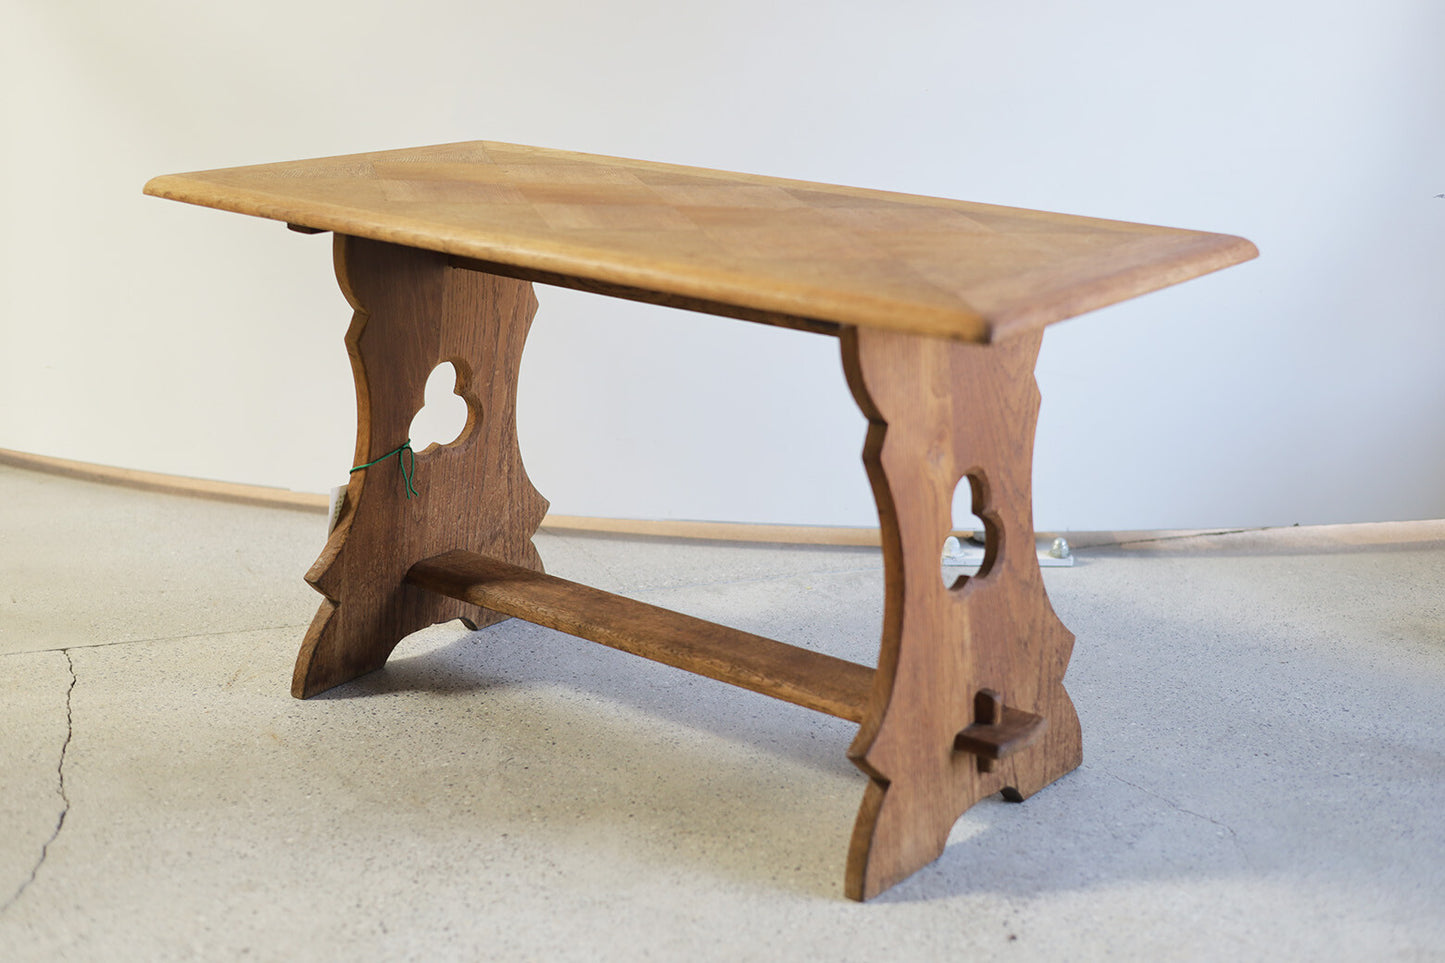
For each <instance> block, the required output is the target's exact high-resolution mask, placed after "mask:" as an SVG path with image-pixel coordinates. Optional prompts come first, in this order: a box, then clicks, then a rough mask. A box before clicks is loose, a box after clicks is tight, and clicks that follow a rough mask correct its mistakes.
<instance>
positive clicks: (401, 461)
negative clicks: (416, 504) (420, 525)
mask: <svg viewBox="0 0 1445 963" xmlns="http://www.w3.org/2000/svg"><path fill="white" fill-rule="evenodd" d="M403 453H405V454H403ZM392 455H395V456H396V463H397V464H398V465H400V466H401V477H402V479H403V480H404V481H405V482H406V497H407V500H408V501H409V500H410V499H411V496H413V495H416V494H419V493H418V492H417V490H416V489H415V488H413V487H412V484H411V478H412V475H414V474H415V473H416V452H415V451H413V450H412V447H411V439H410V438H408V439H407V440H406V442H405V443H404V444H402V446H401V447H400V448H395V449H392V450H391V451H389V452H387V453H386V454H384V455H382V456H381V457H380V458H378V459H376V460H375V461H369V462H367V463H366V464H364V465H357V466H356V467H355V468H353V469H351V471H350V472H349V473H348V474H352V475H354V474H356V473H357V472H359V471H361V469H363V468H370V467H371V466H372V465H376V464H380V463H381V462H384V461H386V460H387V459H388V458H390V457H391V456H392ZM407 455H410V456H411V464H407V459H406V456H407Z"/></svg>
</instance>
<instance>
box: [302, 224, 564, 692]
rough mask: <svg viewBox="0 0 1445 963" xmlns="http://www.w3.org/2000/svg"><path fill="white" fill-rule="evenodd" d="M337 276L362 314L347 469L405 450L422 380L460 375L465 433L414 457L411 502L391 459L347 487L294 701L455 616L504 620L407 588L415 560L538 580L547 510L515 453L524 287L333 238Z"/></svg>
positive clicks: (312, 578)
mask: <svg viewBox="0 0 1445 963" xmlns="http://www.w3.org/2000/svg"><path fill="white" fill-rule="evenodd" d="M335 243H336V276H337V278H338V280H339V281H340V282H341V287H342V290H343V291H344V292H345V294H346V297H347V300H348V301H350V302H351V306H352V307H353V308H355V309H356V313H355V316H354V318H353V320H352V323H351V329H350V331H349V332H348V333H347V336H346V345H347V349H348V351H349V352H350V354H351V367H352V372H353V374H354V375H355V377H356V410H357V420H358V427H357V438H356V456H355V457H356V460H355V462H354V464H357V465H361V464H365V463H366V462H369V461H373V460H374V459H376V458H379V457H381V456H382V455H384V454H386V453H387V452H389V451H392V450H393V449H395V448H397V447H398V446H399V445H401V444H402V443H403V442H405V441H407V430H408V429H409V427H410V425H411V420H412V418H413V417H414V416H415V414H416V413H417V412H418V411H420V410H421V408H422V405H423V404H424V403H425V398H424V389H425V386H426V380H427V376H428V375H429V374H430V373H431V371H432V369H434V368H435V367H436V366H437V365H439V364H441V363H443V362H447V361H450V362H452V364H453V365H454V366H455V367H456V371H457V385H456V391H457V393H458V394H459V395H460V396H461V397H462V399H463V400H464V401H465V402H466V404H467V409H468V415H467V424H466V427H465V428H463V429H462V433H461V435H460V436H459V437H458V438H457V440H456V441H454V442H452V443H451V444H449V445H445V446H438V445H432V446H430V447H428V448H426V449H424V450H422V451H419V452H416V462H415V487H416V489H417V492H418V494H417V496H416V497H414V498H408V497H407V492H406V485H405V482H404V479H403V477H402V473H401V467H400V465H399V463H398V459H397V458H396V457H392V458H388V459H386V460H385V461H383V462H381V463H380V464H377V465H375V466H373V467H371V468H367V469H364V470H362V471H358V472H355V473H354V474H352V475H351V481H350V484H349V485H348V487H347V492H346V501H345V504H344V505H343V507H342V510H341V515H340V517H339V519H338V521H337V524H336V527H335V529H334V530H333V531H332V533H331V537H330V539H329V540H328V541H327V543H326V548H325V550H324V551H323V552H322V554H321V557H320V558H318V559H317V560H316V564H315V565H314V566H312V568H311V571H310V572H309V573H307V576H306V579H307V581H309V582H310V583H311V584H312V585H313V586H314V587H315V588H316V589H317V591H319V592H321V593H322V594H323V595H324V596H326V598H325V600H324V601H323V602H322V603H321V608H320V611H318V612H317V613H316V618H315V619H314V620H313V621H312V623H311V627H310V629H309V630H308V631H307V633H306V639H305V642H304V643H303V644H302V647H301V652H300V655H299V656H298V657H297V661H296V673H295V676H294V678H293V680H292V692H293V693H294V694H295V695H297V696H299V697H303V698H304V697H306V696H311V695H315V694H316V693H318V692H322V691H324V690H326V689H329V688H331V687H332V686H335V685H339V684H341V683H343V682H346V681H348V680H350V679H354V678H356V677H357V676H359V675H362V674H364V673H366V672H370V671H372V670H374V669H378V668H380V667H381V666H382V665H383V664H384V663H385V662H386V659H387V656H388V655H390V653H391V650H392V649H393V648H395V647H396V644H397V643H398V642H399V641H401V639H402V638H403V637H404V636H406V635H408V634H409V633H411V632H415V631H417V630H418V629H422V628H425V627H426V626H428V625H431V624H434V623H436V622H443V621H447V620H450V619H455V618H464V619H467V620H468V621H469V622H471V623H472V624H476V625H486V624H490V623H492V622H495V621H498V620H499V619H500V618H502V616H500V615H498V614H495V613H492V612H487V611H484V610H482V609H480V608H478V607H477V606H475V605H468V604H465V603H462V602H458V601H456V600H454V599H449V598H446V597H444V596H439V595H435V594H433V593H431V592H425V591H423V590H421V589H418V588H416V587H415V586H412V585H409V584H407V583H406V581H405V580H406V573H407V570H408V569H409V568H411V566H412V565H413V564H414V563H415V562H417V561H420V560H421V559H424V558H429V557H431V556H433V555H439V554H441V553H442V552H445V551H448V550H450V549H465V550H468V551H473V552H479V553H482V554H486V555H489V556H492V557H494V558H499V559H502V560H504V561H507V562H510V563H512V564H514V565H520V566H523V567H526V568H531V569H535V570H538V571H540V570H541V568H542V562H541V559H539V558H538V556H537V551H536V549H535V548H534V547H533V545H532V535H533V534H534V533H535V532H536V530H537V526H538V524H539V523H540V522H541V520H542V516H543V515H544V514H545V513H546V511H547V502H546V499H544V498H542V496H541V495H539V494H538V493H537V491H536V489H534V488H533V487H532V483H531V482H530V481H529V480H528V478H527V473H526V470H525V469H524V468H523V467H522V458H521V453H520V451H519V450H518V446H517V432H516V416H515V411H516V390H517V371H518V366H519V365H520V363H521V357H522V347H523V344H524V342H525V340H526V337H527V329H528V327H529V326H530V325H531V322H532V315H533V314H534V313H535V312H536V310H537V301H536V298H535V297H534V296H533V294H532V286H531V284H529V283H527V282H525V281H516V280H512V279H510V278H500V277H495V276H493V275H488V274H481V273H478V272H475V271H465V270H460V269H457V268H454V267H451V266H450V265H449V264H448V263H447V259H446V257H445V256H443V255H438V254H435V253H433V252H429V251H421V250H416V249H413V248H405V247H398V246H395V245H391V244H384V243H379V242H377V241H369V240H364V239H360V238H352V237H346V236H342V235H338V236H337V238H336V242H335Z"/></svg>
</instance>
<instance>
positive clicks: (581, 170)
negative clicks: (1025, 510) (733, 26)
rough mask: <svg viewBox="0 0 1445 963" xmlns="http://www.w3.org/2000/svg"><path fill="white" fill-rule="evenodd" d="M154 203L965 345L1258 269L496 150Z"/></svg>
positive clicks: (939, 208) (1106, 234)
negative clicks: (1208, 276)
mask: <svg viewBox="0 0 1445 963" xmlns="http://www.w3.org/2000/svg"><path fill="white" fill-rule="evenodd" d="M146 192H147V193H149V194H154V195H157V196H160V197H168V198H172V199H174V200H180V201H187V202H189V203H193V204H202V205H206V206H208V207H216V208H221V209H223V210H229V211H236V212H239V213H242V214H251V215H256V216H259V217H268V218H273V219H276V220H281V221H285V222H287V223H289V224H291V225H294V226H295V227H298V228H309V229H312V230H318V229H319V230H329V231H336V232H338V233H342V234H351V235H356V236H359V237H367V238H373V239H375V240H381V241H389V242H392V243H396V244H404V245H408V246H411V247H418V248H424V249H428V250H435V251H442V252H445V253H447V254H453V255H457V256H460V257H465V258H474V259H477V260H479V261H481V262H486V263H487V264H488V265H489V268H488V270H491V271H493V272H495V273H501V274H511V275H515V276H521V277H523V278H524V279H534V278H535V279H538V280H546V281H548V282H549V283H558V284H566V285H568V286H572V287H580V288H583V289H586V290H595V291H600V292H603V293H607V294H612V295H618V296H623V297H632V298H636V299H639V300H650V301H658V302H660V303H665V304H673V305H676V306H680V307H687V308H691V309H694V310H698V311H704V312H709V313H717V314H725V315H730V316H733V317H744V318H748V319H749V320H756V321H767V322H769V323H779V324H788V325H790V326H794V327H804V328H808V329H809V330H827V331H832V330H835V328H836V326H837V325H857V326H861V327H879V328H887V329H892V330H901V331H911V332H917V333H922V334H932V335H937V336H941V337H949V338H957V339H962V340H969V341H992V340H995V339H997V338H1000V337H1003V336H1006V335H1010V334H1015V333H1019V332H1022V331H1028V330H1034V329H1037V328H1039V327H1042V326H1043V325H1046V324H1050V323H1052V322H1054V321H1059V320H1062V319H1064V318H1067V317H1071V316H1073V315H1076V314H1080V313H1082V312H1084V311H1088V310H1091V309H1093V308H1098V307H1102V306H1103V305H1106V304H1111V303H1113V302H1115V301H1121V300H1124V299H1126V298H1131V297H1134V296H1136V295H1139V294H1143V293H1145V292H1146V291H1152V290H1155V289H1157V288H1161V287H1165V286H1167V285H1170V284H1174V283H1177V282H1179V281H1183V280H1186V279H1188V278H1191V277H1196V276H1198V275H1200V274H1205V273H1207V272H1209V271H1213V270H1217V269H1219V268H1222V267H1227V266H1228V265H1230V264H1235V263H1237V262H1239V261H1245V260H1248V259H1249V258H1252V257H1254V256H1255V253H1256V252H1255V249H1254V245H1252V244H1250V243H1249V242H1248V241H1246V240H1244V239H1242V238H1237V237H1230V236H1227V235H1222V234H1209V233H1203V232H1199V231H1184V230H1178V229H1174V228H1164V227H1154V226H1149V225H1143V224H1130V223H1125V222H1122V221H1107V220H1100V219H1097V218H1086V217H1073V216H1069V215H1065V214H1050V213H1045V212H1042V211H1029V210H1022V209H1019V208H1009V207H999V206H995V205H990V204H973V203H967V202H964V201H954V200H943V199H939V198H931V197H919V196H915V195H910V194H896V193H890V192H885V191H871V190H863V189H860V188H851V187H836V186H830V185H824V184H812V183H808V182H805V181H793V180H783V179H780V178H772V177H759V176H754V175H748V174H732V173H726V172H722V171H714V170H705V169H701V168H695V167H678V166H675V165H670V164H656V163H648V162H644V161H635V160H624V159H621V158H616V157H601V156H597V155H592V154H578V153H572V152H568V151H556V150H544V149H542V148H537V147H522V146H518V145H515V144H500V143H495V142H490V141H476V142H471V143H462V144H445V145H440V146H435V147H422V148H416V149H411V150H400V151H383V152H378V153H370V154H353V155H349V156H344V157H329V158H320V159H316V160H304V161H292V162H287V163H281V164H266V165H260V166H255V167H237V168H230V169H226V170H213V171H199V172H196V173H191V174H172V175H167V176H164V177H157V178H155V179H154V180H152V181H151V182H150V183H149V184H147V185H146Z"/></svg>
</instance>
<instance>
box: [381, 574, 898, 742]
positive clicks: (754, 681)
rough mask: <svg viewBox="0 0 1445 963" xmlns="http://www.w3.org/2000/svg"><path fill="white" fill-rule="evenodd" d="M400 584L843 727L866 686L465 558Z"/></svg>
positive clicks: (725, 636) (778, 647)
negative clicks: (811, 711) (773, 701)
mask: <svg viewBox="0 0 1445 963" xmlns="http://www.w3.org/2000/svg"><path fill="white" fill-rule="evenodd" d="M408 580H409V581H410V582H411V583H412V584H413V585H416V586H420V587H421V588H424V589H428V590H430V591H432V592H438V593H440V594H442V595H446V596H448V597H450V598H455V599H462V600H465V601H467V602H471V603H474V604H476V605H480V606H484V607H486V608H488V609H490V610H492V611H495V612H501V613H504V614H506V615H512V616H516V617H517V618H519V619H525V620H527V621H528V622H534V623H536V624H537V625H545V626H547V627H548V628H552V629H558V630H560V631H563V632H567V633H569V634H571V635H576V636H580V637H581V638H584V639H590V640H591V641H593V642H600V643H601V644H603V645H607V646H611V647H612V648H614V649H621V650H622V651H624V652H630V653H632V654H633V655H640V656H642V657H644V658H647V659H652V660H654V661H656V662H664V663H666V664H667V665H671V666H676V667H678V668H680V669H686V670H687V671H688V672H695V673H697V674H698V675H705V676H707V677H708V678H710V679H718V680H720V681H722V682H728V683H731V684H732V685H736V686H741V687H743V688H744V689H751V690H753V691H754V692H761V693H763V694H764V695H769V696H772V697H774V698H776V699H782V700H784V701H786V702H792V703H794V704H795V705H800V706H804V707H806V708H809V709H816V710H817V711H819V712H826V713H827V714H828V715H831V716H838V717H839V718H842V719H847V720H849V721H851V722H861V721H862V720H863V712H864V707H865V706H866V705H867V703H868V696H869V692H870V690H871V689H872V686H873V670H872V669H870V668H868V667H867V666H863V665H858V664H856V663H853V662H847V661H845V660H843V659H838V658H834V657H833V656H831V655H825V654H823V653H821V652H813V651H810V650H808V649H800V648H798V647H797V646H793V645H788V644H787V643H784V642H778V641H775V640H773V639H768V638H764V637H763V636H760V635H753V634H751V633H749V632H743V631H740V630H738V629H733V628H729V627H727V626H725V625H718V624H717V623H715V622H708V621H706V620H704V619H698V618H693V617H692V616H690V615H683V614H682V613H680V612H673V611H671V610H669V609H664V608H658V607H657V606H655V605H648V604H647V603H646V602H638V601H636V600H634V599H629V598H624V597H623V596H621V595H613V594H612V593H610V592H603V591H601V590H600V589H595V588H592V587H590V586H587V585H579V584H578V583H576V582H569V581H567V580H566V579H560V578H556V577H555V576H552V575H546V574H544V573H542V572H538V571H533V570H531V569H527V568H522V567H521V566H517V565H509V564H507V563H506V562H502V561H499V560H497V559H494V558H487V557H485V556H482V555H477V554H474V553H470V552H448V553H446V554H444V555H440V556H438V557H436V558H429V559H425V560H423V561H421V562H418V563H417V564H416V565H413V566H412V568H411V573H410V575H409V576H408Z"/></svg>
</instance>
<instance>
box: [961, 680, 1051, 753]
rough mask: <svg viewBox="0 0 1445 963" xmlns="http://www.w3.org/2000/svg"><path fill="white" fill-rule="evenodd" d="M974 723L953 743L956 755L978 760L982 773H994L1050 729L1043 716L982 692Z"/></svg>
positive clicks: (975, 701) (989, 691) (976, 698)
mask: <svg viewBox="0 0 1445 963" xmlns="http://www.w3.org/2000/svg"><path fill="white" fill-rule="evenodd" d="M973 716H974V723H973V725H971V726H969V727H968V728H967V729H964V730H963V731H962V732H960V733H959V734H958V735H957V736H955V737H954V739H953V749H954V751H955V752H971V753H973V754H974V755H976V756H978V768H979V771H980V772H993V764H994V763H995V762H996V761H997V760H999V759H1005V758H1007V757H1009V756H1011V755H1013V754H1014V753H1016V752H1018V751H1019V750H1020V749H1023V748H1025V747H1026V746H1028V745H1029V744H1030V743H1032V742H1033V741H1034V740H1036V739H1038V737H1039V736H1041V735H1043V734H1044V730H1045V729H1047V728H1048V726H1049V721H1048V720H1047V719H1045V718H1044V717H1043V716H1038V715H1034V714H1033V713H1032V712H1025V711H1024V710H1022V709H1015V708H1013V707H1012V706H1005V705H1004V703H1003V696H1001V695H999V694H998V693H997V692H995V691H994V690H992V689H980V690H979V691H978V694H977V695H975V696H974V697H973Z"/></svg>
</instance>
